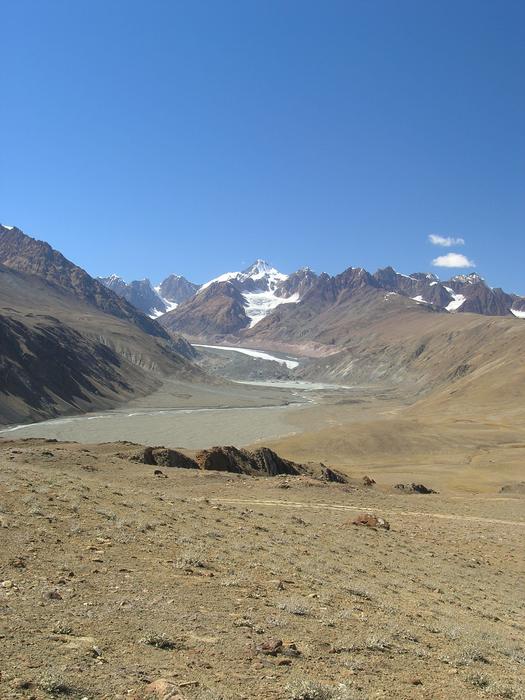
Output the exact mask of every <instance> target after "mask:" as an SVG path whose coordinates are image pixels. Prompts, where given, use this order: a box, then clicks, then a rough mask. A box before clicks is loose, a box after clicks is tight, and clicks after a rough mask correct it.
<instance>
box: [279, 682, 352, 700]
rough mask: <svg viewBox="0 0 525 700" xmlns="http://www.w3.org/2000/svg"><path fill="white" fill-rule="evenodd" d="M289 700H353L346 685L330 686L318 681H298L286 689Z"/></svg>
mask: <svg viewBox="0 0 525 700" xmlns="http://www.w3.org/2000/svg"><path fill="white" fill-rule="evenodd" d="M286 691H287V693H288V695H287V698H288V700H352V695H351V694H350V691H349V689H348V688H347V687H346V686H345V685H339V686H330V685H325V684H324V683H318V682H317V681H309V680H298V681H295V682H292V683H290V685H288V687H287V688H286Z"/></svg>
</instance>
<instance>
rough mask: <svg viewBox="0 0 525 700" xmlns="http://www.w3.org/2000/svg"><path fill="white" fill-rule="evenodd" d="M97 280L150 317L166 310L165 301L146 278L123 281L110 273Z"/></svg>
mask: <svg viewBox="0 0 525 700" xmlns="http://www.w3.org/2000/svg"><path fill="white" fill-rule="evenodd" d="M99 280H100V282H102V284H103V285H105V286H106V287H108V289H111V290H112V291H113V292H115V294H118V295H119V296H120V297H123V298H124V299H126V301H129V303H130V304H133V306H134V307H135V308H137V309H138V310H139V311H142V313H143V314H146V315H147V316H149V317H150V318H157V316H160V315H161V314H164V313H166V311H167V310H168V307H167V305H166V302H165V301H164V300H163V299H161V298H160V297H159V295H158V294H157V293H156V292H155V290H154V289H153V287H152V286H151V282H150V281H149V280H148V279H144V280H134V281H133V282H125V281H124V280H123V279H122V278H121V277H118V276H117V275H111V276H110V277H99Z"/></svg>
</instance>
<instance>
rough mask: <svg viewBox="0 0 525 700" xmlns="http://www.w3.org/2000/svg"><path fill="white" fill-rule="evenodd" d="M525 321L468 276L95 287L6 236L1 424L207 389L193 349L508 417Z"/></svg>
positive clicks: (518, 308) (248, 275) (516, 395)
mask: <svg viewBox="0 0 525 700" xmlns="http://www.w3.org/2000/svg"><path fill="white" fill-rule="evenodd" d="M141 305H142V308H143V309H146V310H147V311H148V312H149V315H148V314H146V313H143V311H141V310H140V308H139V307H140V306H141ZM153 310H155V313H154V314H153ZM152 315H156V316H157V317H158V318H157V319H156V320H155V319H153V318H151V317H150V316H152ZM523 318H525V299H524V298H523V297H519V296H517V295H514V294H508V293H506V292H504V291H503V290H501V289H492V288H491V287H489V286H488V285H487V284H486V283H485V281H484V280H483V279H482V278H481V277H480V276H479V275H472V274H471V275H458V276H455V277H453V278H451V279H450V280H447V281H445V282H442V281H440V280H439V279H438V278H437V277H436V276H434V275H432V274H429V273H414V274H411V275H404V274H401V273H399V272H396V271H395V270H394V269H392V268H390V267H388V268H385V269H382V270H378V271H377V272H375V273H374V274H370V273H369V272H367V271H366V270H364V269H362V268H352V267H350V268H348V269H346V270H345V271H344V272H342V273H340V274H339V275H335V276H331V275H328V274H326V273H321V274H316V273H315V272H313V271H312V270H310V269H309V268H304V269H301V270H298V271H297V272H294V273H292V274H290V275H286V274H283V273H281V272H279V271H277V270H276V269H275V268H273V267H272V266H271V265H269V264H268V263H266V262H264V261H262V260H257V261H255V263H254V264H253V265H251V266H250V267H249V268H247V269H246V270H243V271H240V272H228V273H225V274H223V275H220V276H219V277H217V278H215V279H212V280H210V281H209V282H207V283H206V284H203V285H196V284H192V283H191V282H188V280H185V279H184V278H183V277H180V276H177V275H171V276H170V277H168V278H167V279H166V280H164V281H163V282H162V283H161V284H159V285H158V286H156V287H153V286H152V285H151V283H150V282H149V281H148V280H143V281H142V282H136V283H135V282H134V283H131V284H127V283H125V282H123V281H122V280H120V279H119V278H117V277H116V276H112V277H110V278H107V279H104V280H100V279H98V280H97V279H94V278H92V277H91V276H90V275H89V274H88V273H87V272H86V271H85V270H83V269H82V268H80V267H79V266H77V265H75V264H74V263H72V262H71V261H69V260H67V259H66V258H65V257H64V256H63V255H62V254H61V253H60V252H58V251H56V250H54V249H53V248H52V247H51V246H49V245H48V244H47V243H45V242H43V241H38V240H35V239H33V238H30V237H29V236H27V235H25V234H24V233H23V232H22V231H21V230H20V229H18V228H14V227H6V226H0V341H1V344H0V398H1V401H0V422H7V423H9V422H15V421H27V420H39V419H43V418H47V417H52V416H54V415H59V414H68V413H78V412H82V411H87V410H93V409H97V408H110V407H113V406H117V405H119V404H121V403H122V402H125V401H127V400H129V399H131V398H134V397H138V396H143V395H145V394H149V393H151V392H153V391H154V390H156V389H157V388H159V387H160V386H161V385H162V384H163V382H164V381H165V379H166V378H169V380H170V382H171V381H172V380H175V381H179V380H180V381H190V382H192V383H198V382H204V383H206V382H209V381H212V382H213V381H214V380H210V378H209V377H208V376H207V375H206V373H205V371H204V370H203V369H201V367H200V366H199V365H198V364H197V362H201V360H200V359H199V358H198V357H196V351H195V349H194V348H193V347H192V346H191V345H190V343H189V342H188V341H190V342H194V343H201V344H222V345H232V346H244V347H245V348H246V347H248V348H256V349H261V350H267V349H269V350H272V351H274V352H279V351H281V352H284V353H287V354H291V353H293V354H294V355H296V356H300V357H301V358H302V361H301V365H300V367H299V368H298V369H297V370H294V372H295V374H296V376H297V377H299V378H301V377H302V378H304V379H315V381H318V380H320V379H323V380H328V381H334V382H339V383H340V382H342V381H344V382H350V383H352V385H354V384H356V383H363V384H367V385H368V384H370V383H372V384H377V385H382V386H390V387H397V388H396V390H401V389H400V388H402V393H403V396H404V397H405V399H406V400H407V401H411V402H412V401H415V400H418V399H419V398H421V397H425V396H426V397H427V403H426V404H425V405H426V406H430V405H435V406H436V407H437V409H436V410H438V411H443V412H447V411H449V410H451V407H454V410H456V409H457V407H458V406H461V407H462V408H461V410H469V411H470V410H471V407H472V406H478V409H479V410H482V411H485V410H486V407H488V406H490V407H491V409H490V410H491V411H492V412H493V413H494V412H496V413H498V412H499V413H498V415H499V414H501V415H503V413H505V414H509V415H512V416H514V418H513V420H514V419H515V418H516V416H521V415H522V414H523V408H522V407H523V405H524V404H523V397H524V387H525V376H524V372H525V369H524V366H523V363H522V362H521V358H522V357H523V352H524V349H525V324H524V323H523V320H522V319H523ZM196 360H197V362H196ZM203 366H206V365H203ZM452 394H453V395H454V396H455V397H456V399H458V401H454V402H452V403H451V402H449V401H448V400H447V399H448V397H450V396H451V395H452ZM459 397H463V399H464V401H463V403H462V402H461V401H459ZM432 402H433V403H432ZM484 407H485V408H484ZM418 410H421V411H423V408H421V407H420V408H419V409H418ZM487 410H488V409H487Z"/></svg>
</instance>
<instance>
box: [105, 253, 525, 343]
mask: <svg viewBox="0 0 525 700" xmlns="http://www.w3.org/2000/svg"><path fill="white" fill-rule="evenodd" d="M100 281H101V282H103V283H104V284H105V285H107V286H108V287H109V288H111V289H112V290H113V291H115V292H117V294H120V295H121V296H122V297H124V298H125V299H127V300H128V301H130V302H131V303H132V304H134V305H135V306H136V307H137V308H139V309H140V310H141V311H143V312H144V313H146V314H148V315H150V316H151V317H152V318H158V319H160V323H161V324H162V325H163V326H164V327H165V328H167V329H169V330H172V331H177V332H181V333H184V334H187V335H189V336H191V337H195V338H198V339H201V340H202V339H213V340H217V339H220V338H221V337H227V336H229V335H231V334H239V333H241V332H243V331H246V330H249V329H253V328H254V327H256V326H258V325H259V324H260V322H261V321H263V319H266V318H267V317H268V316H272V314H274V313H281V311H282V305H283V304H293V305H299V306H301V307H302V306H305V305H308V306H310V307H312V308H315V307H316V306H319V304H320V303H323V304H326V302H330V301H331V302H332V303H333V304H337V302H338V299H339V298H340V297H341V295H343V297H344V296H345V295H348V294H349V293H351V292H352V291H354V292H355V291H356V290H361V292H362V291H364V290H369V291H370V292H375V293H376V294H377V295H382V296H381V298H380V301H381V302H388V301H389V300H391V299H392V297H393V296H394V295H398V296H401V297H403V298H405V299H407V300H408V301H409V302H410V303H412V304H417V305H425V306H428V307H429V308H430V309H432V310H434V311H441V312H447V313H475V314H482V315H485V316H514V317H517V318H525V297H520V296H518V295H516V294H510V293H507V292H504V291H503V290H502V289H499V288H492V287H490V286H488V285H487V284H486V282H485V280H484V279H483V278H482V277H481V276H480V275H478V274H468V275H456V276H455V277H452V278H451V279H449V280H446V281H441V280H440V279H439V278H438V277H437V276H436V275H434V274H432V273H425V272H415V273H412V274H410V275H406V274H402V273H399V272H396V271H395V270H394V269H393V268H392V267H386V268H384V269H380V270H377V272H375V273H373V274H370V273H369V272H367V271H366V270H364V269H362V268H351V267H350V268H348V269H347V270H345V271H344V272H343V273H341V274H339V275H335V276H331V275H328V274H326V273H321V274H319V275H318V274H316V273H315V272H313V271H312V270H311V269H309V268H303V269H301V270H298V271H297V272H294V273H292V274H290V275H286V274H283V273H281V272H279V271H278V270H276V269H275V268H274V267H272V266H271V265H270V264H269V263H267V262H265V261H264V260H256V261H255V262H254V263H253V264H252V265H250V267H248V268H247V269H246V270H243V271H240V272H227V273H224V274H222V275H220V276H218V277H216V278H214V279H212V280H210V281H209V282H206V283H205V284H203V285H201V286H199V285H196V284H194V283H191V282H189V281H188V280H186V279H185V278H184V277H181V276H177V275H170V277H168V278H167V279H166V280H164V281H163V282H161V283H160V284H159V285H158V286H156V287H153V286H152V285H151V283H150V282H149V280H147V279H145V280H141V281H135V282H130V283H126V282H124V281H123V280H122V279H121V278H120V277H117V276H116V275H112V276H111V277H108V278H101V280H100ZM277 310H279V311H277ZM286 313H287V314H288V315H293V314H296V313H297V314H301V313H302V309H301V311H299V310H296V311H290V312H286Z"/></svg>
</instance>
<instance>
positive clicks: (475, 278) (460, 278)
mask: <svg viewBox="0 0 525 700" xmlns="http://www.w3.org/2000/svg"><path fill="white" fill-rule="evenodd" d="M450 281H451V282H459V283H460V284H479V283H480V282H482V283H484V282H485V280H484V279H483V277H481V276H480V275H478V274H477V273H476V272H471V273H470V274H469V275H456V276H455V277H452V279H451V280H450Z"/></svg>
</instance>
